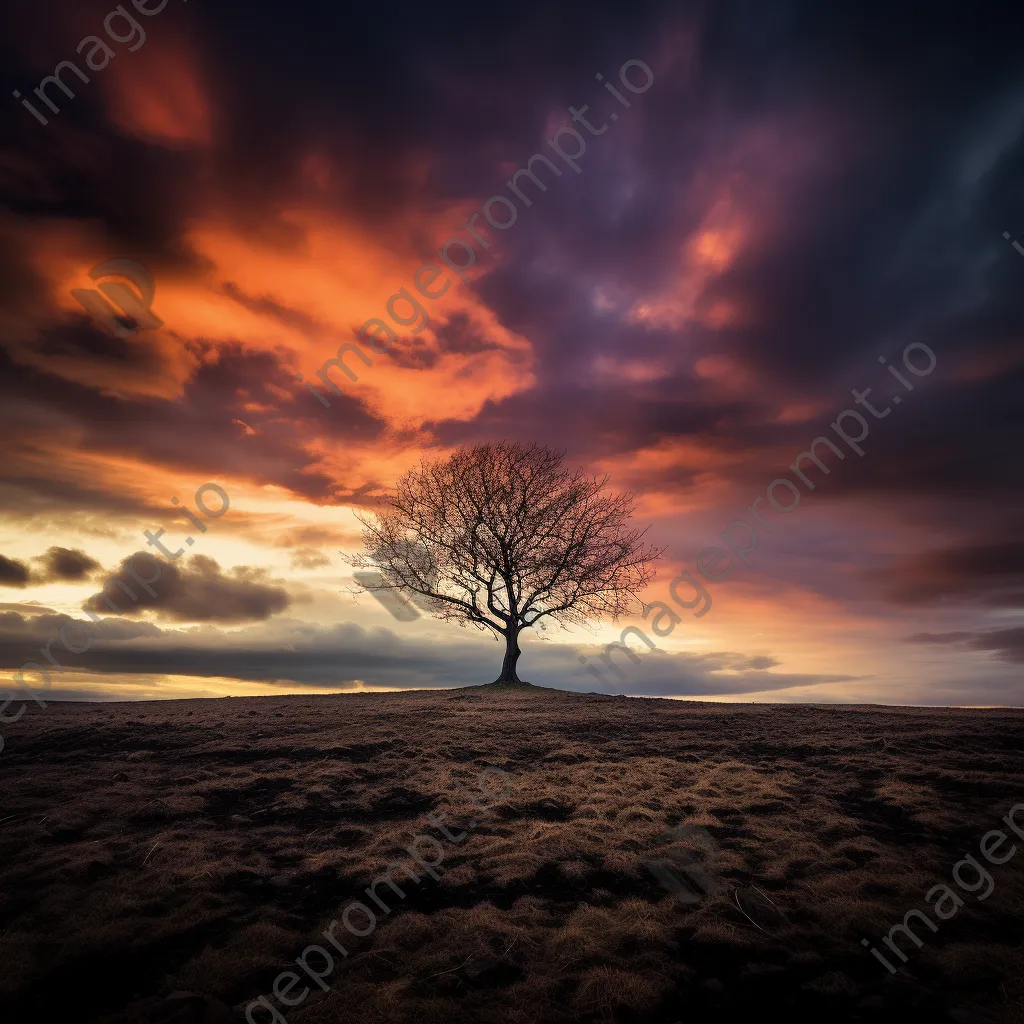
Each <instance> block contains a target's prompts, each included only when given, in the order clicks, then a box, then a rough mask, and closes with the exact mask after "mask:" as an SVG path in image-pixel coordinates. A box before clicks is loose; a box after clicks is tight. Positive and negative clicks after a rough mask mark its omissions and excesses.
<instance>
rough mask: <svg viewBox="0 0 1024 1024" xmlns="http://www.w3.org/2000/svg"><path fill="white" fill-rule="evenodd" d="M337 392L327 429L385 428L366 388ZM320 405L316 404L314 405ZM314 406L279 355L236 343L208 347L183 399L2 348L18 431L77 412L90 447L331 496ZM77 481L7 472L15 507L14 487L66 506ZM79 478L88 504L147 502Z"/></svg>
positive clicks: (8, 400) (2, 381) (1, 397)
mask: <svg viewBox="0 0 1024 1024" xmlns="http://www.w3.org/2000/svg"><path fill="white" fill-rule="evenodd" d="M306 397H308V396H306ZM335 402H336V404H337V405H338V408H337V410H336V409H335V408H332V409H331V410H330V412H331V416H330V417H322V419H323V425H324V429H325V432H326V433H328V434H329V435H330V436H332V437H333V438H335V439H336V440H338V441H341V440H342V439H343V438H345V437H346V436H353V435H354V436H359V437H360V438H361V439H365V438H367V437H372V436H373V435H374V434H375V433H376V432H377V431H378V430H379V429H380V427H381V424H380V422H379V421H378V420H376V419H375V418H374V417H372V416H371V415H369V414H368V413H366V412H365V410H364V409H363V407H362V405H361V403H360V401H359V400H358V399H357V398H354V397H352V396H350V395H345V396H343V397H341V398H337V399H335ZM319 408H320V407H319V406H314V407H313V411H314V414H315V413H316V410H317V409H319ZM309 411H310V403H308V402H306V401H304V400H303V397H302V395H299V394H296V393H295V391H294V389H293V388H292V386H291V375H290V373H289V372H288V371H287V370H285V369H284V367H283V365H282V362H281V358H280V357H279V356H277V355H275V354H273V353H265V352H264V353H259V352H252V351H247V350H245V349H243V348H242V346H241V345H237V344H236V345H224V346H221V347H220V348H219V349H217V350H215V351H214V350H210V349H209V348H207V350H206V351H205V353H204V359H203V361H202V362H201V363H200V365H199V366H198V367H197V369H196V371H195V373H194V375H193V377H192V378H191V379H190V380H189V381H188V382H187V383H186V384H185V394H184V396H183V398H182V399H180V400H172V399H164V398H159V397H155V396H135V397H132V398H123V397H116V396H114V395H112V394H110V392H109V389H107V388H102V389H101V388H91V387H88V386H86V385H84V384H80V383H76V382H75V381H69V380H67V379H66V378H64V377H58V376H56V375H55V374H50V373H47V372H46V371H45V370H35V369H32V368H30V367H26V366H22V365H19V364H16V363H14V362H12V361H11V360H10V359H9V358H6V357H5V356H4V354H3V352H2V351H0V425H3V426H4V427H5V428H6V433H7V436H8V437H9V438H10V437H24V438H25V440H26V441H29V440H30V439H31V438H32V436H33V433H32V432H33V430H35V429H38V427H39V425H40V424H44V423H46V422H53V421H60V422H62V423H68V422H74V424H75V426H76V429H77V431H78V433H79V444H80V445H81V447H83V448H85V449H87V450H89V451H92V452H95V453H101V454H107V455H118V456H124V455H125V454H128V455H134V456H136V457H137V458H139V459H140V460H142V461H145V462H155V463H158V464H161V465H164V466H169V467H173V468H175V469H179V470H182V471H187V472H188V473H189V474H204V473H205V474H206V475H207V476H208V477H214V476H215V475H217V474H218V473H225V472H227V473H232V474H236V475H238V476H243V477H250V478H252V479H254V480H256V481H257V482H259V483H261V484H266V483H273V484H277V485H278V486H282V487H286V488H288V489H290V490H292V491H294V492H295V493H297V494H301V495H304V496H306V497H309V498H313V499H323V498H326V497H328V496H329V495H331V494H332V493H334V491H335V488H336V485H335V484H334V482H333V481H332V479H331V478H330V477H329V476H328V475H326V474H325V473H323V472H322V471H320V470H318V468H317V466H316V463H315V461H314V459H313V457H312V456H311V455H310V454H309V453H308V452H307V451H306V450H305V447H304V436H305V434H304V428H303V419H304V417H305V416H306V415H308V413H309ZM74 486H75V485H68V484H65V483H64V482H62V481H58V480H53V479H50V478H49V474H45V475H44V474H38V475H33V474H29V473H21V474H19V473H17V472H14V473H8V474H7V478H6V480H5V489H6V490H7V492H8V494H10V496H11V501H10V503H9V508H10V512H11V514H12V515H15V516H17V515H18V514H19V507H23V505H22V500H23V499H21V498H20V497H16V496H15V495H14V494H12V493H11V491H10V489H11V488H18V489H19V490H20V491H29V492H31V493H32V496H33V498H32V500H33V501H34V502H35V503H37V504H44V505H45V504H46V499H47V498H50V500H51V501H52V503H53V504H54V505H56V506H60V505H62V504H64V502H66V501H67V500H68V496H67V494H66V493H65V492H66V490H68V489H73V488H74ZM78 487H79V489H81V490H82V491H83V492H85V501H84V503H85V504H86V505H91V506H94V507H96V508H104V507H106V508H109V509H112V510H118V509H124V510H129V509H134V510H136V511H138V510H139V506H138V505H137V503H135V502H132V501H131V500H130V499H127V498H123V497H121V496H119V495H118V494H117V492H116V491H115V492H113V493H111V492H110V489H109V488H102V487H98V488H96V489H94V490H92V492H91V494H90V493H89V489H88V488H87V487H86V486H85V485H78ZM0 498H2V492H0ZM168 498H170V495H168ZM62 499H63V501H62Z"/></svg>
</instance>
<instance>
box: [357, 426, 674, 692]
mask: <svg viewBox="0 0 1024 1024" xmlns="http://www.w3.org/2000/svg"><path fill="white" fill-rule="evenodd" d="M562 459H563V453H560V452H556V451H554V450H552V449H551V448H548V447H546V446H544V445H540V444H530V445H523V444H519V443H514V442H500V443H495V444H482V445H475V446H471V447H463V448H459V449H457V450H456V451H455V452H454V453H453V454H452V455H451V456H450V457H448V458H447V459H444V460H440V461H435V462H421V464H420V466H419V467H418V468H415V469H412V470H410V471H409V472H408V473H406V474H405V475H404V476H403V477H402V478H401V479H400V480H399V481H398V484H397V487H396V489H395V491H394V493H393V494H391V495H389V496H388V497H387V498H385V499H384V500H383V502H382V503H381V506H380V507H379V509H378V510H377V511H376V513H375V516H374V517H373V518H372V519H371V518H368V517H360V521H361V522H362V524H363V528H364V532H363V541H364V545H365V550H364V554H363V555H362V556H361V557H360V558H358V559H356V560H355V561H356V564H357V565H359V566H365V567H373V568H375V569H376V570H377V571H378V572H379V574H380V582H379V583H378V584H377V587H376V588H374V589H378V588H380V589H393V590H399V591H402V592H405V593H407V594H409V595H410V596H411V597H413V599H414V600H415V601H416V603H417V604H419V605H420V606H421V607H424V608H427V609H428V610H430V611H431V612H432V613H433V614H435V615H437V616H438V617H439V618H442V619H448V620H455V621H458V622H459V623H460V624H462V625H465V624H466V623H467V622H468V623H471V624H472V625H474V626H477V627H478V628H480V629H483V630H486V631H490V632H491V633H493V634H494V635H495V637H496V638H503V639H504V640H505V645H506V648H505V658H504V662H503V664H502V669H501V674H500V675H499V676H498V678H497V679H496V680H495V682H496V683H512V682H519V681H520V680H519V677H518V675H517V672H516V663H517V662H518V659H519V656H520V654H521V653H522V652H521V651H520V648H519V642H518V641H519V635H520V633H521V632H522V631H523V630H525V629H530V628H532V627H534V626H536V625H537V623H538V622H540V621H541V620H542V619H544V618H550V619H552V620H554V621H556V622H560V623H562V624H563V625H568V624H573V623H584V622H587V621H590V620H592V619H596V618H602V617H608V618H611V619H613V620H615V619H617V618H619V617H620V616H622V615H624V614H626V613H627V612H629V611H630V609H631V608H632V607H633V605H634V604H635V603H640V599H639V596H638V595H639V593H640V591H642V590H643V588H644V587H646V586H647V584H648V583H650V582H651V580H652V579H653V578H654V575H655V571H654V567H653V562H654V560H655V559H657V558H658V557H659V556H660V554H661V552H660V550H658V549H656V548H654V547H651V546H648V545H645V544H644V543H643V537H644V534H645V533H646V532H647V531H646V529H638V528H636V527H632V526H630V525H629V523H630V519H631V517H632V514H633V511H634V508H635V505H634V501H633V495H632V494H629V493H612V492H610V491H608V489H607V484H608V477H607V476H604V477H594V476H590V475H588V474H587V473H585V472H584V471H583V470H582V469H577V470H575V471H569V470H568V469H566V468H565V467H564V466H563V465H562Z"/></svg>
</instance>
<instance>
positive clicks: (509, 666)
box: [494, 629, 523, 683]
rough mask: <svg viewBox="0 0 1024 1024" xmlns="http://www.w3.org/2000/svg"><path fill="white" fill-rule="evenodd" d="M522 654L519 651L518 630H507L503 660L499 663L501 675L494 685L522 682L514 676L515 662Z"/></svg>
mask: <svg viewBox="0 0 1024 1024" xmlns="http://www.w3.org/2000/svg"><path fill="white" fill-rule="evenodd" d="M522 653H523V652H522V651H521V650H519V630H517V629H516V630H513V629H509V631H508V633H507V634H506V635H505V659H504V661H502V663H501V675H500V676H498V678H497V679H495V680H494V681H495V682H496V683H521V682H522V680H521V679H520V678H519V676H518V675H516V662H517V661H519V655H520V654H522Z"/></svg>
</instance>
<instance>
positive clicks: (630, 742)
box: [0, 687, 1024, 1024]
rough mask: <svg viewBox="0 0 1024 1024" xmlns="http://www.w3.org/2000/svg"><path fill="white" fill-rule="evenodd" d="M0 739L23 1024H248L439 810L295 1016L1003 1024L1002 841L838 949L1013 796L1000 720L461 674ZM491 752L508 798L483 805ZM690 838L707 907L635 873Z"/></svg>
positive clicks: (989, 825) (1014, 750)
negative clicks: (707, 846)
mask: <svg viewBox="0 0 1024 1024" xmlns="http://www.w3.org/2000/svg"><path fill="white" fill-rule="evenodd" d="M7 739H8V747H7V749H6V750H5V751H4V752H3V754H2V755H0V766H2V768H3V772H4V796H3V804H2V811H0V819H2V821H0V851H2V852H0V855H2V862H3V865H4V885H3V891H2V894H0V919H2V922H3V928H2V939H0V1011H3V1017H4V1019H5V1020H8V1021H12V1022H18V1024H21V1022H33V1024H34V1022H36V1021H50V1020H66V1019H74V1020H75V1021H78V1022H91V1021H97V1022H103V1024H127V1022H135V1021H171V1020H173V1021H174V1022H175V1024H190V1022H192V1021H196V1022H204V1024H215V1022H218V1021H225V1022H226V1021H231V1020H237V1021H242V1020H244V1019H245V1018H244V1013H245V1008H246V1006H247V1005H249V1004H250V1003H251V1001H252V1000H254V999H256V998H257V997H258V996H260V995H268V996H269V994H270V993H271V990H272V986H273V985H274V982H275V978H277V977H278V976H279V975H280V973H281V972H282V971H285V972H286V971H288V970H292V971H295V970H297V968H296V964H295V960H296V958H297V957H299V956H300V954H302V953H303V951H304V950H305V949H306V948H307V947H308V946H309V945H310V944H317V943H319V944H326V940H325V939H324V937H323V935H322V932H323V930H324V929H325V928H327V927H328V926H329V924H330V922H331V921H332V920H335V919H338V920H340V918H341V914H342V911H343V910H344V908H345V907H346V906H347V905H348V903H349V902H350V901H353V900H360V899H361V900H362V901H363V902H364V903H366V902H367V895H366V893H365V889H366V888H367V887H368V886H370V885H371V883H372V881H373V880H374V878H375V877H377V876H379V875H380V874H381V872H383V871H384V870H385V869H386V868H387V867H388V865H389V864H390V863H392V862H395V861H396V860H398V859H402V858H404V859H406V860H408V856H407V855H406V854H403V852H402V848H403V847H406V846H408V845H409V844H410V843H411V842H412V840H413V837H414V836H415V835H417V834H419V833H426V832H427V831H428V830H429V824H428V821H427V815H429V814H431V813H432V812H441V813H442V814H443V815H444V819H443V820H444V822H445V824H446V826H447V828H448V829H450V830H452V831H453V832H457V831H458V830H460V829H461V830H465V831H466V835H465V837H464V838H462V839H461V840H460V841H459V842H458V843H455V842H448V841H447V840H445V841H443V843H439V844H438V845H443V849H444V857H443V863H441V864H439V866H438V867H437V870H436V872H435V873H436V874H437V875H438V876H439V877H438V878H437V879H433V878H430V877H428V876H423V877H422V878H421V880H420V882H419V884H410V885H407V886H403V890H404V892H405V898H404V899H395V898H392V897H391V896H390V895H389V894H388V893H387V892H385V894H384V895H387V896H388V903H389V904H390V906H389V910H390V912H389V913H384V912H383V911H379V914H378V921H377V925H376V928H375V930H374V931H373V932H372V934H370V935H368V936H366V937H363V938H354V937H353V936H352V935H350V934H349V933H348V932H346V931H344V930H341V931H339V932H336V933H335V934H336V935H337V936H338V938H339V939H340V940H341V941H343V944H344V946H345V948H346V950H347V954H348V955H347V957H344V958H343V957H341V956H340V954H339V955H338V957H337V958H336V960H337V961H338V962H336V964H335V967H334V970H333V973H331V974H330V976H329V977H327V978H326V979H325V982H324V983H325V984H326V985H327V990H326V991H323V990H322V989H321V987H320V986H318V985H316V984H313V982H312V980H311V979H310V978H309V977H307V976H306V975H305V974H303V975H302V985H301V986H299V987H298V988H297V989H294V990H292V991H293V994H294V993H295V992H297V991H299V990H300V989H301V988H302V987H303V986H306V987H308V988H309V990H310V991H309V995H308V997H307V998H305V999H304V1000H303V1001H302V1003H301V1005H297V1006H295V1007H293V1008H290V1007H287V1006H285V1007H282V1012H283V1014H284V1016H286V1018H287V1020H288V1021H289V1022H290V1024H327V1022H331V1024H334V1022H337V1024H349V1022H351V1024H356V1022H358V1024H368V1022H394V1024H405V1022H412V1021H415V1022H418V1024H441V1022H454V1024H492V1022H495V1024H496V1022H503V1024H538V1022H552V1024H554V1022H577V1021H619V1022H628V1024H634V1022H635V1024H639V1022H645V1024H646V1022H650V1024H672V1022H675V1021H677V1020H678V1021H689V1020H693V1019H698V1018H697V1017H696V1015H697V1014H700V1019H705V1020H706V1019H710V1018H711V1017H716V1018H717V1019H719V1020H760V1019H763V1018H764V1015H765V1014H766V1013H768V1014H769V1015H770V1018H771V1019H780V1020H787V1021H805V1020H806V1021H812V1020H813V1021H815V1022H820V1021H823V1020H857V1019H859V1020H872V1021H879V1020H882V1021H886V1020H900V1021H916V1020H939V1021H941V1020H960V1021H967V1022H969V1021H979V1022H980V1021H985V1020H991V1021H1005V1022H1008V1024H1010V1022H1012V1024H1021V1022H1024V970H1022V967H1024V962H1022V961H1024V956H1022V939H1024V925H1022V911H1024V841H1021V852H1019V853H1018V854H1017V855H1016V857H1014V858H1013V859H1011V860H1009V861H1008V862H1007V863H1005V864H1004V865H1002V866H1000V867H993V866H991V865H989V867H988V869H989V871H990V872H991V877H992V880H993V888H992V890H991V893H990V895H989V896H988V898H987V899H986V900H984V901H983V902H982V901H979V900H978V899H977V898H976V896H975V895H971V894H969V893H967V892H964V891H961V890H959V889H957V890H956V891H957V892H959V895H960V897H961V898H962V900H963V906H962V907H960V908H959V910H958V911H957V912H956V914H955V916H953V917H951V918H950V919H949V920H944V921H943V920H938V919H937V918H936V920H937V923H938V925H939V927H938V931H937V932H935V933H934V934H933V933H932V932H931V931H929V930H928V929H927V928H923V927H922V928H915V931H916V932H917V934H919V935H920V936H921V937H922V939H923V945H922V946H921V947H920V948H917V947H916V946H915V945H914V944H913V943H911V942H909V941H901V942H900V946H901V948H903V949H904V950H905V951H906V953H907V956H908V960H907V962H906V964H900V961H899V960H897V959H895V958H894V957H893V956H892V954H891V953H890V954H889V956H890V960H891V961H892V962H893V963H894V964H896V965H899V966H900V969H899V970H898V971H897V973H895V974H891V973H890V972H889V971H888V970H887V969H886V968H885V967H884V966H883V965H882V964H880V963H879V962H878V961H877V960H876V959H875V958H873V957H872V956H871V954H870V953H869V952H868V950H867V949H866V948H865V947H864V946H863V945H862V944H861V940H862V938H868V939H870V941H871V943H872V944H874V945H876V946H881V937H882V936H884V935H886V934H887V933H888V932H889V929H890V928H891V927H892V926H893V925H894V924H897V923H898V922H900V921H902V920H903V917H904V915H905V914H906V913H907V911H909V910H911V909H913V908H919V909H923V910H929V907H928V905H927V904H926V903H925V901H924V894H925V893H926V892H927V891H928V890H930V889H931V888H932V887H933V886H935V885H937V884H947V885H953V882H952V880H951V871H952V869H953V866H954V865H955V864H956V863H957V862H958V861H959V860H960V859H961V858H963V857H964V855H965V854H967V853H970V854H973V855H974V856H975V857H979V856H980V854H979V852H978V851H979V843H980V842H981V840H982V837H983V835H984V834H985V833H986V832H988V831H989V830H990V829H995V828H1000V827H1002V828H1004V829H1005V826H1001V825H1000V821H999V819H1000V818H1001V817H1002V816H1003V815H1005V814H1007V812H1008V811H1009V810H1010V808H1011V807H1012V806H1013V805H1014V804H1016V803H1021V802H1024V785H1022V774H1024V712H1020V711H1008V710H937V709H908V708H883V707H849V706H828V707H824V706H821V707H816V706H797V705H751V704H740V705H737V704H709V703H698V702H677V701H669V700H638V699H628V698H624V697H607V696H599V695H578V694H570V693H564V692H558V691H554V690H545V689H540V688H533V689H522V690H514V689H512V690H502V689H492V688H486V687H484V688H470V689H462V690H449V691H443V692H427V691H417V692H411V693H388V694H366V693H361V694H352V695H337V696H315V697H310V696H297V697H261V698H230V699H220V700H185V701H175V702H150V703H131V704H127V703H126V704H114V705H111V704H106V705H82V704H60V703H56V704H51V705H50V706H49V707H48V708H47V709H46V710H45V711H44V710H40V709H38V708H34V707H33V708H31V709H30V710H29V712H28V713H26V715H25V716H24V718H22V720H21V722H20V723H19V724H18V726H17V727H12V728H11V730H10V733H9V735H8V738H7ZM487 766H494V767H497V768H500V769H502V770H503V771H504V772H506V773H507V778H508V782H509V786H510V787H511V792H510V793H508V794H506V795H504V796H503V798H502V799H501V800H498V801H496V802H493V803H492V804H491V805H490V806H489V807H488V809H486V810H483V811H481V810H480V809H479V808H478V807H476V806H474V805H473V803H472V802H471V799H472V797H473V796H474V793H475V786H476V782H475V780H476V779H477V777H478V776H479V775H480V773H481V771H482V770H483V769H484V768H486V767H487ZM460 787H461V788H460ZM1017 820H1018V821H1021V820H1024V813H1022V814H1021V816H1020V817H1018V819H1017ZM470 821H476V825H475V826H473V827H472V828H470V827H468V823H469V822H470ZM681 823H685V824H690V825H693V826H699V827H700V828H703V829H705V830H706V831H707V833H709V834H710V835H711V836H712V837H713V838H714V841H715V843H716V844H717V846H718V848H719V853H718V855H717V856H716V857H714V858H713V860H714V863H713V864H709V870H712V871H713V873H714V874H715V876H716V877H717V878H719V879H720V880H721V883H722V885H721V889H722V891H720V892H717V893H716V894H714V895H710V896H707V897H705V898H704V899H702V900H701V901H700V902H694V903H685V902H682V901H681V900H680V899H678V898H675V897H673V895H672V894H671V893H669V892H668V891H667V890H666V889H665V888H663V887H662V885H660V884H659V883H658V881H657V880H656V879H655V877H654V875H653V874H652V873H651V871H650V870H649V869H648V868H647V867H646V866H645V861H651V860H653V859H656V858H660V857H662V856H665V855H667V851H666V850H665V849H664V841H663V840H662V839H660V838H659V837H660V836H662V834H663V833H664V832H665V831H666V829H669V828H672V827H674V826H678V825H680V824H681ZM432 831H433V834H435V835H437V830H436V829H434V830H432ZM1013 838H1015V837H1013V836H1012V835H1011V839H1013ZM1005 850H1006V848H1005V847H1004V849H1003V852H1005ZM982 863H985V862H984V861H982ZM964 877H968V878H969V880H970V879H973V877H974V876H968V875H965V876H964ZM751 887H756V888H757V889H758V890H760V891H761V892H762V893H764V894H765V895H766V896H767V897H768V898H769V899H770V900H771V902H772V903H774V905H775V907H776V908H777V909H778V913H777V914H774V915H773V914H770V913H767V912H766V913H763V914H759V913H758V912H757V911H756V910H752V905H751V903H750V894H751V892H752V891H753V890H752V888H751ZM741 904H742V905H743V906H744V907H745V909H746V910H747V911H748V912H749V916H748V913H744V912H743V910H741V909H740V905H741ZM371 906H372V904H371ZM933 916H934V915H933ZM353 920H358V922H359V923H358V924H357V927H360V928H361V927H362V923H361V922H362V920H363V919H356V918H353ZM881 948H882V952H888V951H887V950H886V949H885V947H881ZM176 991H188V992H192V993H197V994H199V995H201V996H203V997H205V998H203V999H194V1000H191V1001H187V1000H182V999H180V998H179V999H174V1000H168V999H167V998H166V997H167V996H168V995H169V994H171V993H173V992H176ZM271 1002H272V1003H273V1005H276V1006H279V1007H280V1006H281V1004H280V1002H278V1001H277V1000H273V999H271ZM951 1011H952V1015H951ZM254 1019H255V1020H256V1021H258V1022H261V1021H263V1020H269V1019H270V1017H269V1016H267V1015H265V1014H263V1012H262V1011H259V1013H258V1014H257V1016H256V1017H255V1018H254Z"/></svg>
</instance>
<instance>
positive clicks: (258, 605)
mask: <svg viewBox="0 0 1024 1024" xmlns="http://www.w3.org/2000/svg"><path fill="white" fill-rule="evenodd" d="M110 575H111V576H116V577H117V578H118V579H120V580H121V581H122V582H123V584H124V587H127V589H128V593H126V592H125V590H124V587H121V586H119V585H118V584H117V583H116V582H113V581H111V582H110V583H108V584H107V586H106V587H105V588H104V592H103V594H104V595H105V597H104V596H101V595H99V594H96V595H93V596H92V597H91V598H89V599H88V600H87V601H86V602H84V603H83V605H82V607H83V608H84V609H88V610H91V611H93V612H95V613H97V614H101V615H141V614H142V613H143V612H147V611H155V612H156V613H157V614H158V616H159V617H161V618H166V619H169V620H171V621H172V622H250V621H252V620H253V619H267V618H269V617H270V616H271V615H274V614H276V613H277V612H281V611H284V609H285V608H287V607H288V604H289V602H290V598H289V596H288V592H287V591H286V590H285V589H284V588H283V587H280V586H277V585H276V583H277V581H272V580H271V579H270V578H269V576H268V575H267V573H266V572H265V571H264V570H261V569H252V568H249V567H246V566H237V567H236V568H234V569H232V570H231V572H230V574H225V573H223V572H222V571H221V568H220V566H219V565H218V564H217V563H216V562H215V561H214V560H213V559H212V558H209V557H208V556H206V555H193V556H192V558H191V559H189V561H188V563H187V564H186V563H183V562H167V561H164V560H163V559H157V558H154V557H153V556H152V555H150V554H147V553H146V552H137V553H136V554H134V555H131V556H129V557H128V558H125V559H124V560H123V561H122V562H121V564H120V565H119V566H118V567H117V568H116V569H115V570H114V571H113V572H112V573H111V574H110ZM140 580H141V581H143V582H141V583H140V582H139V581H140ZM111 602H112V604H113V607H111Z"/></svg>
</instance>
